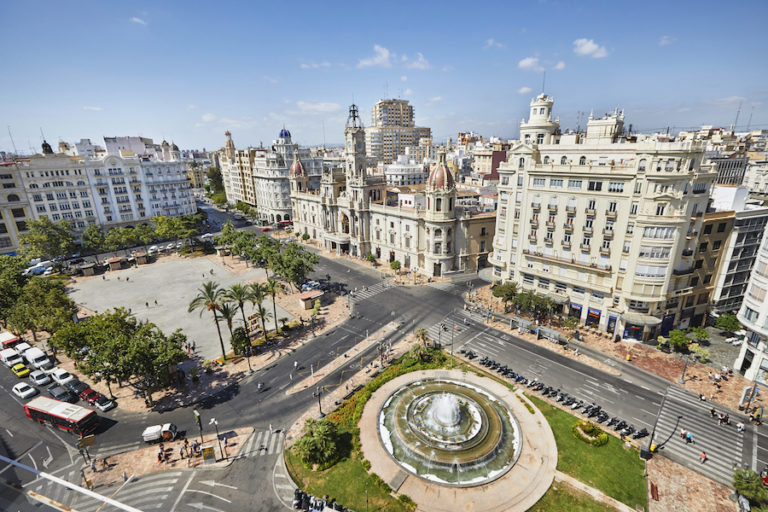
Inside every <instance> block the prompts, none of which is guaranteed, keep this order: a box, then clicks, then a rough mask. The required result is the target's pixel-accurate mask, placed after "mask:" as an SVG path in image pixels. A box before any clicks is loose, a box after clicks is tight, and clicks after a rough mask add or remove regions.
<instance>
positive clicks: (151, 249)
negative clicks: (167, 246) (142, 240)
mask: <svg viewBox="0 0 768 512" xmlns="http://www.w3.org/2000/svg"><path fill="white" fill-rule="evenodd" d="M157 251H158V248H157V246H156V245H153V246H152V247H150V248H149V250H148V251H147V254H149V255H150V256H151V255H153V254H155V253H156V252H157Z"/></svg>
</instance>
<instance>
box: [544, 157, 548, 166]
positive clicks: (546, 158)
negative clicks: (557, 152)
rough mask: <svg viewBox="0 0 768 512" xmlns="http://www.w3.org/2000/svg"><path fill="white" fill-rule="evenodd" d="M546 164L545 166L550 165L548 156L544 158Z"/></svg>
mask: <svg viewBox="0 0 768 512" xmlns="http://www.w3.org/2000/svg"><path fill="white" fill-rule="evenodd" d="M544 163H545V164H548V163H549V157H548V156H545V157H544Z"/></svg>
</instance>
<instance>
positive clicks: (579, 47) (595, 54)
mask: <svg viewBox="0 0 768 512" xmlns="http://www.w3.org/2000/svg"><path fill="white" fill-rule="evenodd" d="M573 53H575V54H576V55H580V56H582V57H592V58H593V59H602V58H603V57H605V56H607V55H608V50H606V49H605V46H600V45H599V44H597V43H596V42H595V41H594V40H592V39H586V38H583V37H582V38H581V39H577V40H575V41H574V42H573Z"/></svg>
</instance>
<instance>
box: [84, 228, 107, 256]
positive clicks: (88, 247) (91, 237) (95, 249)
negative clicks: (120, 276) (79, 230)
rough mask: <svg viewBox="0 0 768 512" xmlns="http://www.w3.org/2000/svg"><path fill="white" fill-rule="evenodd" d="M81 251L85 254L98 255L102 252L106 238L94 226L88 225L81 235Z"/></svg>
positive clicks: (101, 231)
mask: <svg viewBox="0 0 768 512" xmlns="http://www.w3.org/2000/svg"><path fill="white" fill-rule="evenodd" d="M82 242H83V249H84V250H85V252H87V253H91V254H98V253H100V252H102V251H103V250H104V247H105V244H106V237H105V236H104V231H103V230H102V229H101V228H100V227H99V226H97V225H96V224H88V227H86V228H85V231H83V235H82Z"/></svg>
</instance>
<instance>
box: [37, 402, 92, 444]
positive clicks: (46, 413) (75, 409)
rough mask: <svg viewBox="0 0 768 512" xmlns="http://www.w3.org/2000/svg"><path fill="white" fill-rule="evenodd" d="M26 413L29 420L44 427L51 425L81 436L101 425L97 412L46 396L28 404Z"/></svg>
mask: <svg viewBox="0 0 768 512" xmlns="http://www.w3.org/2000/svg"><path fill="white" fill-rule="evenodd" d="M24 412H25V413H26V415H27V417H28V418H29V419H31V420H34V421H37V422H38V423H40V424H42V425H50V426H52V427H56V428H58V429H60V430H65V431H67V432H69V433H70V434H78V435H81V436H82V435H85V434H88V433H90V432H92V431H93V430H95V429H96V427H97V426H98V425H99V417H98V416H97V415H96V412H95V411H92V410H91V409H86V408H85V407H80V406H79V405H74V404H70V403H67V402H60V401H59V400H54V399H53V398H48V397H46V396H39V397H37V398H34V399H32V400H30V401H29V402H27V404H26V405H25V406H24Z"/></svg>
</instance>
